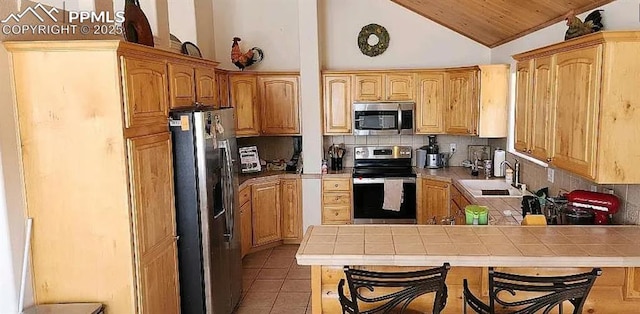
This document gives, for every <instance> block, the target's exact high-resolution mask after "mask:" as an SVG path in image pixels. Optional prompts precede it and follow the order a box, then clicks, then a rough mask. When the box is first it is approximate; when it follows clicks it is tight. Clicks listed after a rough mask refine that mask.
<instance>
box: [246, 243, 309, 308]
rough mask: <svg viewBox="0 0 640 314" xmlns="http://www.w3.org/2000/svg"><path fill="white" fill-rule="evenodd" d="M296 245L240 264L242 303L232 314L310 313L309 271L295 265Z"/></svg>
mask: <svg viewBox="0 0 640 314" xmlns="http://www.w3.org/2000/svg"><path fill="white" fill-rule="evenodd" d="M297 250H298V246H297V245H282V246H278V247H275V248H273V249H268V250H264V251H260V252H257V253H253V254H249V255H247V256H245V258H244V259H243V260H242V267H243V275H242V281H243V289H242V295H243V297H242V300H241V301H240V305H239V306H238V308H237V309H236V311H235V314H268V313H272V314H276V313H277V314H305V313H311V302H310V299H311V269H310V268H309V266H299V265H298V264H296V262H295V255H296V251H297Z"/></svg>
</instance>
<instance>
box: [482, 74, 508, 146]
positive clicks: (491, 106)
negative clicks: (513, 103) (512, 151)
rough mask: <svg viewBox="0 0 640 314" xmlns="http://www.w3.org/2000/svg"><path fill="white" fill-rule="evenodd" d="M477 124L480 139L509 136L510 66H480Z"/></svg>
mask: <svg viewBox="0 0 640 314" xmlns="http://www.w3.org/2000/svg"><path fill="white" fill-rule="evenodd" d="M478 67H479V68H480V75H479V76H480V82H479V83H478V85H479V86H478V88H479V91H480V92H479V94H480V97H479V100H478V101H479V102H480V107H479V108H478V115H477V117H478V118H477V121H478V122H477V123H478V130H477V131H478V132H477V134H478V136H479V137H507V135H508V134H509V73H510V72H509V65H508V64H491V65H480V66H478Z"/></svg>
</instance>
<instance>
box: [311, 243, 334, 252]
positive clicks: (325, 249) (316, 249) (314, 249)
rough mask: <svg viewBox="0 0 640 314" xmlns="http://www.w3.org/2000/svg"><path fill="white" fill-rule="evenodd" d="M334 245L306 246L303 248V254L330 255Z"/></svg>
mask: <svg viewBox="0 0 640 314" xmlns="http://www.w3.org/2000/svg"><path fill="white" fill-rule="evenodd" d="M333 247H334V244H333V243H332V244H308V245H307V246H306V247H305V248H304V253H305V254H331V253H333Z"/></svg>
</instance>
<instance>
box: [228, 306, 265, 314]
mask: <svg viewBox="0 0 640 314" xmlns="http://www.w3.org/2000/svg"><path fill="white" fill-rule="evenodd" d="M269 311H271V307H255V306H242V305H240V307H238V309H237V310H236V311H235V312H233V313H234V314H266V313H269Z"/></svg>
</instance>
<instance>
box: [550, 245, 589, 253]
mask: <svg viewBox="0 0 640 314" xmlns="http://www.w3.org/2000/svg"><path fill="white" fill-rule="evenodd" d="M547 247H548V248H549V249H550V250H551V251H553V253H555V254H556V255H557V256H587V252H585V251H584V250H583V249H581V248H579V247H578V246H577V245H573V244H547Z"/></svg>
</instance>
